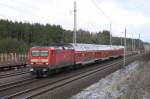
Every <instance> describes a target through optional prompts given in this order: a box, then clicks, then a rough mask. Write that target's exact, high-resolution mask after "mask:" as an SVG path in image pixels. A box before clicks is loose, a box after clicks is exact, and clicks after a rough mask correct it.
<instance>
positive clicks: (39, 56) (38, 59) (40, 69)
mask: <svg viewBox="0 0 150 99" xmlns="http://www.w3.org/2000/svg"><path fill="white" fill-rule="evenodd" d="M50 55H51V49H50V48H40V47H37V48H36V47H33V48H31V49H30V56H29V57H30V58H29V64H30V66H31V68H30V71H31V72H32V74H36V75H43V74H46V73H47V72H48V70H49V66H50V57H51V56H50Z"/></svg>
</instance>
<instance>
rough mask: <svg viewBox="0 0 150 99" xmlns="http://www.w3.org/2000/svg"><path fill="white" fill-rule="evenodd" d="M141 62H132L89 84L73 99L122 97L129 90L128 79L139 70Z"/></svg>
mask: <svg viewBox="0 0 150 99" xmlns="http://www.w3.org/2000/svg"><path fill="white" fill-rule="evenodd" d="M140 64H141V63H140V62H139V61H135V62H133V63H131V64H130V65H128V66H127V67H125V68H124V69H121V70H118V71H116V72H114V73H112V74H110V75H108V76H106V77H105V78H103V79H101V80H100V81H99V82H97V83H95V84H93V85H91V86H89V87H88V88H86V89H84V90H83V91H81V92H80V93H78V94H77V95H75V96H73V97H72V98H71V99H122V95H123V94H124V93H126V92H125V91H127V90H128V89H127V88H128V84H127V82H128V80H129V79H130V77H132V76H133V75H134V74H135V73H136V72H137V69H138V67H139V66H140ZM124 99H126V98H124Z"/></svg>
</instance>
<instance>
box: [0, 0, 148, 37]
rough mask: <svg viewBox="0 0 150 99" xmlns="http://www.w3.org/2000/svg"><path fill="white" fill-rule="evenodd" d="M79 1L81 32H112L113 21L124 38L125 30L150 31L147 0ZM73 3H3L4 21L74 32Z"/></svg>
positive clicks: (24, 0)
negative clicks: (36, 23) (37, 23)
mask: <svg viewBox="0 0 150 99" xmlns="http://www.w3.org/2000/svg"><path fill="white" fill-rule="evenodd" d="M76 1H77V27H78V29H79V28H82V29H85V30H89V31H94V32H95V31H99V30H103V29H105V30H109V24H110V19H111V21H112V32H113V35H116V36H118V35H122V34H121V32H123V31H124V28H125V27H127V29H128V32H140V33H142V32H144V33H148V32H149V28H148V26H149V25H150V17H149V14H148V13H147V12H148V11H149V10H147V9H149V8H150V2H148V1H146V0H142V1H141V0H126V1H123V0H76ZM73 2H74V0H13V1H12V0H1V1H0V6H1V7H0V18H3V19H10V20H20V21H24V20H26V21H29V22H39V23H42V24H46V23H50V24H59V25H62V26H63V28H65V29H73V13H71V14H70V12H72V10H73ZM95 4H96V5H95ZM103 12H104V13H105V14H106V15H107V16H108V17H109V18H108V17H106V15H104V13H103ZM144 27H145V28H144ZM137 30H138V31H137ZM144 33H143V35H144ZM144 38H146V37H144Z"/></svg>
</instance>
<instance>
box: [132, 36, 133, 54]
mask: <svg viewBox="0 0 150 99" xmlns="http://www.w3.org/2000/svg"><path fill="white" fill-rule="evenodd" d="M132 52H133V34H132Z"/></svg>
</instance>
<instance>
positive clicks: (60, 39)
mask: <svg viewBox="0 0 150 99" xmlns="http://www.w3.org/2000/svg"><path fill="white" fill-rule="evenodd" d="M109 37H110V32H109V31H107V30H104V31H100V32H98V33H91V32H89V31H85V30H83V29H79V30H78V31H77V43H91V44H106V45H109V44H110V43H109ZM122 39H123V38H122ZM123 41H124V40H123ZM134 41H135V45H136V46H135V47H136V48H139V46H138V44H139V42H140V44H141V48H143V45H142V44H143V43H142V41H141V40H139V39H134ZM72 42H73V31H72V30H66V29H63V28H62V27H61V26H60V25H51V24H45V25H43V24H40V23H32V24H31V23H27V22H17V21H16V22H13V21H9V20H0V52H13V51H14V52H26V51H28V49H29V48H30V47H32V46H34V45H43V44H52V43H72ZM131 42H132V39H131V38H127V45H128V49H131V46H132V45H131V44H132V43H131ZM112 43H113V44H114V45H121V38H119V37H112ZM123 43H124V42H122V44H123Z"/></svg>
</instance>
